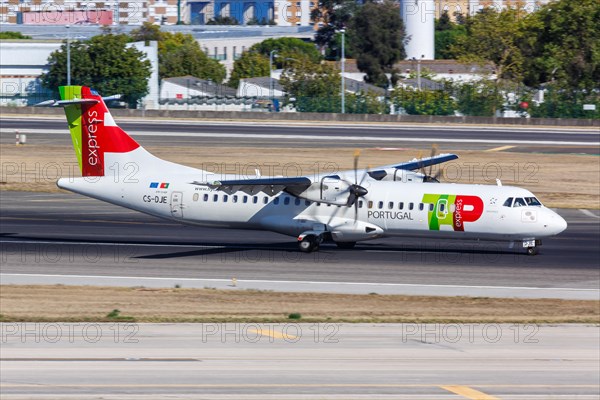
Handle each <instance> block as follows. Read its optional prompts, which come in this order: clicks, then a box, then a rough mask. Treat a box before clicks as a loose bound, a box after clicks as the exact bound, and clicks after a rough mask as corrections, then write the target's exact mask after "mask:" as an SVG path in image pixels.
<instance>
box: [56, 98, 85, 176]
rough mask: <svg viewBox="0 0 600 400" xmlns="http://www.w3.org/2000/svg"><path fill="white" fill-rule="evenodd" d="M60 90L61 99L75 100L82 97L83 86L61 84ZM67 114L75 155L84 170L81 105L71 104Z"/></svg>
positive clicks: (80, 167)
mask: <svg viewBox="0 0 600 400" xmlns="http://www.w3.org/2000/svg"><path fill="white" fill-rule="evenodd" d="M58 90H59V92H60V98H61V100H73V99H81V98H82V96H81V86H61V87H59V88H58ZM65 114H66V115H67V122H68V123H69V131H71V140H72V141H73V148H74V149H75V155H76V156H77V162H78V163H79V170H80V171H83V167H82V165H81V153H82V147H81V146H82V143H81V140H82V139H81V137H82V136H81V133H82V132H81V105H80V104H71V105H68V106H66V107H65Z"/></svg>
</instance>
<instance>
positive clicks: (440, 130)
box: [0, 117, 600, 154]
mask: <svg viewBox="0 0 600 400" xmlns="http://www.w3.org/2000/svg"><path fill="white" fill-rule="evenodd" d="M118 123H119V126H121V127H122V128H123V129H124V130H125V131H126V132H128V133H130V134H131V135H132V136H134V137H135V138H136V139H138V140H139V141H140V143H141V144H142V145H144V146H153V145H164V144H169V145H173V146H186V145H227V144H235V145H236V146H270V147H273V146H276V147H277V146H279V147H281V146H286V147H314V146H315V145H316V144H317V143H319V145H325V144H326V145H335V146H336V147H351V148H354V147H357V146H360V147H363V148H372V147H394V146H407V145H412V146H419V145H421V146H422V145H423V143H437V144H440V145H443V147H444V148H456V147H460V148H462V149H490V148H494V147H498V146H502V145H516V146H518V148H517V149H516V150H511V151H526V152H567V153H584V154H599V153H600V151H599V148H600V131H599V130H598V129H595V128H586V129H581V128H579V129H575V128H573V129H564V128H547V127H543V128H531V127H527V128H523V127H518V128H515V127H481V126H480V127H477V126H475V127H473V126H450V125H445V126H429V125H397V124H396V125H373V124H369V125H360V124H353V125H351V124H348V125H343V124H336V125H328V124H318V123H312V124H304V125H303V124H298V123H268V124H267V123H264V122H262V123H258V122H227V121H221V122H207V121H173V120H170V121H161V120H152V121H139V120H133V119H120V120H118ZM15 130H18V131H19V132H20V133H25V134H27V135H28V136H29V138H30V140H31V141H34V142H35V143H55V144H57V143H65V144H66V143H69V140H70V138H69V135H68V131H67V127H66V123H65V120H64V119H63V118H46V119H41V118H23V117H20V118H12V117H11V118H7V117H3V118H2V119H0V143H14V140H15ZM425 147H427V146H425Z"/></svg>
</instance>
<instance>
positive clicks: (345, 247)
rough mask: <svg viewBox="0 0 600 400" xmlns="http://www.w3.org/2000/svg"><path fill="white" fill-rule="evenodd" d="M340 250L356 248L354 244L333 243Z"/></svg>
mask: <svg viewBox="0 0 600 400" xmlns="http://www.w3.org/2000/svg"><path fill="white" fill-rule="evenodd" d="M335 244H336V245H337V247H338V248H340V249H353V248H354V246H356V242H335Z"/></svg>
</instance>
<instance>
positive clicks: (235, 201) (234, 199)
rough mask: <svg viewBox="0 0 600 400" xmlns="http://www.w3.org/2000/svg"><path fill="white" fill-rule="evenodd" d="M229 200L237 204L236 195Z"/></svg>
mask: <svg viewBox="0 0 600 400" xmlns="http://www.w3.org/2000/svg"><path fill="white" fill-rule="evenodd" d="M231 200H232V201H233V202H234V203H237V201H238V197H237V194H236V195H234V196H233V197H232V199H231Z"/></svg>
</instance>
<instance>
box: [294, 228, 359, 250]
mask: <svg viewBox="0 0 600 400" xmlns="http://www.w3.org/2000/svg"><path fill="white" fill-rule="evenodd" d="M324 240H327V241H331V240H332V239H331V234H329V232H315V231H310V232H305V233H303V234H301V235H300V236H298V248H299V249H300V251H301V252H303V253H312V252H313V251H317V250H319V246H320V245H321V243H323V241H324ZM335 244H336V245H337V247H338V248H339V249H353V248H354V246H356V242H335Z"/></svg>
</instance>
